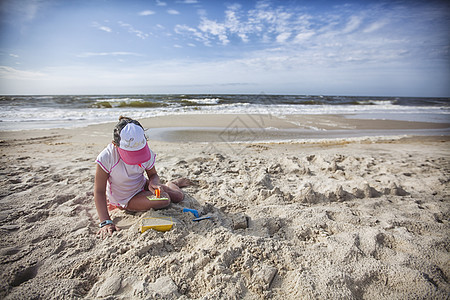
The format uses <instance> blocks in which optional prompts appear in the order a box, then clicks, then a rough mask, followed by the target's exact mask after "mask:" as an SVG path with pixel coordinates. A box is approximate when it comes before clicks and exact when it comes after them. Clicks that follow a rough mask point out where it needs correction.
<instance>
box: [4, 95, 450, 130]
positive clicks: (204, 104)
mask: <svg viewBox="0 0 450 300" xmlns="http://www.w3.org/2000/svg"><path fill="white" fill-rule="evenodd" d="M189 114H270V115H275V116H279V115H289V114H306V115H312V114H314V115H321V114H339V115H345V116H347V117H349V118H362V119H384V120H404V121H420V122H435V123H436V122H437V123H450V98H406V97H356V96H308V95H267V94H257V95H223V94H198V95H88V96H85V95H69V96H62V95H58V96H0V131H11V130H24V129H51V128H70V127H82V126H87V125H91V124H99V123H106V122H115V121H117V119H118V117H119V116H120V115H124V116H129V117H132V118H135V119H138V120H139V119H142V118H151V117H155V116H167V115H189Z"/></svg>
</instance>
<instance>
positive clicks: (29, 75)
mask: <svg viewBox="0 0 450 300" xmlns="http://www.w3.org/2000/svg"><path fill="white" fill-rule="evenodd" d="M43 77H45V74H44V73H42V72H36V71H22V70H17V69H14V68H11V67H7V66H0V78H1V79H9V80H11V79H12V80H37V79H41V78H43Z"/></svg>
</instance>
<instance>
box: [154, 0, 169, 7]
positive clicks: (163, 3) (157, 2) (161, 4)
mask: <svg viewBox="0 0 450 300" xmlns="http://www.w3.org/2000/svg"><path fill="white" fill-rule="evenodd" d="M156 5H157V6H166V5H167V3H166V2H163V1H160V0H156Z"/></svg>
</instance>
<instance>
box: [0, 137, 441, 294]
mask: <svg viewBox="0 0 450 300" xmlns="http://www.w3.org/2000/svg"><path fill="white" fill-rule="evenodd" d="M28 143H29V144H28V146H27V147H26V148H23V147H22V148H21V145H19V143H18V142H15V143H12V142H11V143H6V142H3V143H2V149H3V153H5V151H8V153H7V154H8V155H4V156H2V157H1V166H2V167H1V174H2V175H3V176H2V180H1V183H0V184H1V187H2V188H1V196H0V197H1V198H0V201H1V203H2V208H3V209H2V211H1V212H0V231H1V234H2V238H1V271H0V279H1V280H0V297H1V298H4V299H23V298H88V299H92V298H105V299H130V298H132V299H140V298H142V299H144V298H145V299H177V298H179V299H197V298H202V299H229V298H230V299H238V298H244V299H267V298H275V299H282V298H284V299H332V298H341V299H342V298H344V299H393V298H401V299H406V298H434V299H438V298H439V299H445V298H446V297H448V295H449V293H450V285H449V283H448V278H449V276H450V265H449V261H450V255H449V249H450V247H449V242H448V236H449V216H450V214H449V200H450V198H449V185H448V182H449V170H450V168H449V167H450V166H449V157H448V152H447V151H446V150H445V149H446V148H445V145H439V144H432V145H429V149H428V150H427V151H426V152H423V151H422V149H423V145H422V144H414V143H409V144H406V145H403V144H398V145H394V144H372V145H361V144H349V145H344V146H335V147H329V146H328V147H324V148H321V147H311V146H295V145H294V146H289V147H288V146H285V145H268V146H261V147H255V146H251V147H248V148H247V149H246V150H245V151H244V152H241V153H240V155H233V153H230V152H227V151H226V150H225V147H229V145H226V146H225V145H224V146H223V149H222V148H220V147H221V146H220V145H217V146H216V147H215V148H214V149H215V151H205V152H201V150H202V149H204V147H203V146H201V145H189V148H190V151H189V152H186V149H183V146H180V147H174V144H162V143H161V144H157V145H155V146H154V147H153V148H154V150H155V151H156V152H158V153H159V156H158V165H157V167H158V170H159V173H160V174H161V177H162V178H164V179H166V180H170V179H172V178H177V177H180V176H186V177H189V178H191V179H192V180H194V181H195V182H196V185H195V186H191V187H188V188H186V189H185V193H186V199H185V200H184V201H183V202H181V203H180V204H177V205H171V207H170V208H168V209H165V210H160V211H150V212H147V213H134V214H132V213H127V212H123V211H119V210H113V211H112V212H111V214H112V217H113V219H114V221H115V222H116V223H117V224H118V225H119V226H120V227H121V228H122V230H121V231H120V232H118V233H117V234H115V236H114V237H113V238H109V239H105V240H101V239H98V238H97V237H96V236H95V232H96V231H97V224H98V220H97V216H96V211H95V207H94V203H93V194H92V189H93V179H94V168H95V166H94V164H93V163H92V161H93V160H94V158H95V156H96V154H97V153H98V152H99V151H100V150H101V146H95V147H93V148H92V147H91V148H88V149H86V150H84V153H83V155H81V154H80V156H79V157H77V156H76V155H75V152H74V150H73V147H72V145H67V144H64V143H62V144H57V145H55V144H54V143H52V144H46V146H44V147H47V148H44V149H43V150H46V149H47V150H49V151H48V152H47V153H46V154H39V155H37V156H36V155H35V154H36V152H33V151H35V150H36V147H41V146H42V143H40V142H39V143H38V141H28ZM47 143H48V141H47ZM22 145H23V144H22ZM202 147H203V148H202ZM264 147H265V148H264ZM17 150H20V151H17ZM218 150H223V151H218ZM41 151H42V149H41ZM186 153H188V154H186ZM280 153H283V155H280ZM74 155H75V156H74ZM67 157H73V158H72V159H71V160H70V161H67V159H65V160H64V161H65V163H64V164H61V163H60V161H62V160H63V159H64V158H67ZM179 157H184V158H183V160H180V159H179ZM183 208H193V209H196V210H198V211H199V213H200V214H201V215H203V216H210V217H211V219H207V220H203V221H199V222H194V221H192V219H193V218H194V216H193V215H192V214H191V213H186V212H183V211H182V210H183ZM148 216H153V217H155V216H170V217H172V218H173V220H174V222H175V226H174V228H173V229H172V230H170V231H168V232H165V233H162V232H157V231H153V230H148V231H146V232H145V233H142V234H141V233H139V230H138V227H139V226H138V221H139V219H140V218H143V217H148Z"/></svg>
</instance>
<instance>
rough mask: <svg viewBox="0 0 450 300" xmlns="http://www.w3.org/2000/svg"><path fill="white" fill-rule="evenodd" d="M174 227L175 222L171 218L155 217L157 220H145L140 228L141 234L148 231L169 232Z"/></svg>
mask: <svg viewBox="0 0 450 300" xmlns="http://www.w3.org/2000/svg"><path fill="white" fill-rule="evenodd" d="M172 227H173V221H172V218H171V217H158V218H157V217H155V218H143V219H142V220H141V226H140V227H139V228H140V230H141V233H143V232H145V231H147V230H148V229H153V230H156V231H169V230H170V229H172Z"/></svg>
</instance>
